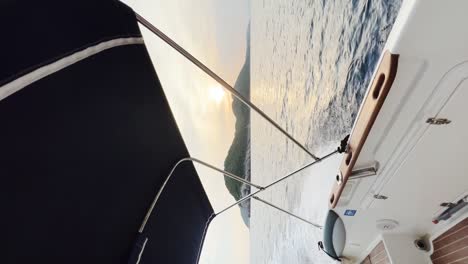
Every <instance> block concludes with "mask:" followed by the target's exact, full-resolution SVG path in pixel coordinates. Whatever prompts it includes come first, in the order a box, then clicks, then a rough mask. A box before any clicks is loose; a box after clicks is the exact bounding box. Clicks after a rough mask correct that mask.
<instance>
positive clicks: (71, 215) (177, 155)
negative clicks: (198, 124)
mask: <svg viewBox="0 0 468 264" xmlns="http://www.w3.org/2000/svg"><path fill="white" fill-rule="evenodd" d="M0 10H1V11H0V12H1V15H0V28H1V34H2V36H3V37H2V42H1V44H0V45H1V49H0V61H1V63H0V99H1V98H3V97H5V96H6V93H5V91H6V90H7V89H10V88H11V87H12V85H13V84H15V82H16V84H15V85H16V86H18V82H19V83H20V85H19V87H21V83H27V81H28V80H29V82H30V84H27V85H25V86H24V87H22V88H21V89H18V90H17V91H15V92H14V93H13V94H12V95H10V96H8V97H6V98H3V99H2V100H0V139H1V144H0V177H1V183H0V205H1V206H0V210H1V217H0V224H1V225H0V228H1V234H2V237H1V240H2V244H3V245H2V246H1V247H0V263H80V264H81V263H112V264H115V263H127V261H128V259H129V256H130V253H131V251H132V247H133V243H134V242H135V240H136V238H137V235H138V229H139V227H140V224H141V223H142V220H143V218H144V216H145V214H146V211H147V210H148V208H149V206H150V204H151V202H152V200H153V198H154V196H155V194H156V193H157V191H158V190H159V188H160V187H161V184H162V182H163V181H164V180H165V179H166V177H167V175H168V173H169V172H170V170H171V168H172V166H174V165H175V163H176V162H177V161H178V160H179V159H181V158H184V157H187V156H189V153H188V151H187V149H186V147H185V144H184V142H183V140H182V137H181V135H180V133H179V131H178V128H177V126H176V123H175V120H174V118H173V116H172V113H171V111H170V109H169V105H168V102H167V100H166V98H165V96H164V93H163V90H162V88H161V84H160V83H159V80H158V77H157V75H156V73H155V71H154V69H153V65H152V63H151V60H150V58H149V56H148V52H147V50H146V48H145V46H144V45H143V44H142V43H138V41H136V42H134V43H133V44H126V45H123V44H122V45H120V46H115V47H111V48H108V49H105V50H102V51H99V52H97V53H96V54H93V55H89V54H88V57H85V58H82V59H81V60H77V61H75V62H72V63H71V64H70V65H68V66H66V67H63V69H59V70H57V71H55V72H53V70H52V71H50V68H47V66H48V65H49V66H50V65H51V63H58V65H61V62H63V61H67V60H71V61H73V59H74V58H75V57H74V56H73V55H74V54H81V55H82V54H83V52H84V54H86V52H87V51H88V50H93V49H94V50H96V47H101V46H102V45H101V46H99V44H102V43H104V42H106V43H114V42H113V40H118V41H120V40H122V39H124V40H125V41H127V40H131V39H133V40H135V38H136V39H138V38H140V37H141V33H140V31H139V29H138V26H137V22H136V19H135V15H134V13H133V11H132V10H130V9H129V8H128V7H126V6H125V5H123V4H121V3H119V2H117V1H111V0H100V1H90V0H86V1H84V0H80V1H50V0H47V1H3V2H2V3H1V4H0ZM119 39H120V40H119ZM109 41H110V42H109ZM106 45H107V44H106ZM90 48H91V49H90ZM80 52H81V53H80ZM63 59H65V60H63ZM155 63H158V62H157V61H156V62H155ZM62 64H63V63H62ZM44 69H49V73H48V74H46V75H45V76H42V77H40V78H38V79H37V80H35V79H34V78H35V77H34V76H36V77H37V74H38V73H39V72H40V71H41V70H44ZM31 80H33V81H31ZM13 86H14V85H13ZM167 88H169V89H170V87H167ZM13 90H14V89H13ZM2 93H3V96H2ZM212 214H213V209H212V207H211V205H210V203H209V201H208V199H207V196H206V194H205V192H204V190H203V187H202V185H201V183H200V180H199V178H198V175H197V173H196V171H195V169H194V167H193V165H192V164H191V163H185V164H184V165H182V166H181V167H180V168H179V169H177V170H176V172H175V174H174V176H173V178H172V179H171V181H170V182H169V184H168V186H167V188H166V189H165V191H164V193H163V195H162V196H161V199H160V200H159V201H158V203H157V204H156V207H155V210H154V211H153V214H152V216H151V218H150V220H149V222H148V225H147V226H146V228H145V234H144V235H145V236H147V237H148V238H149V240H148V242H147V244H146V249H145V251H144V252H143V254H142V256H141V261H140V263H195V262H196V261H197V255H198V251H199V247H200V245H201V243H202V240H203V235H204V234H203V232H204V229H205V225H206V224H207V222H208V221H209V218H210V216H211V215H212Z"/></svg>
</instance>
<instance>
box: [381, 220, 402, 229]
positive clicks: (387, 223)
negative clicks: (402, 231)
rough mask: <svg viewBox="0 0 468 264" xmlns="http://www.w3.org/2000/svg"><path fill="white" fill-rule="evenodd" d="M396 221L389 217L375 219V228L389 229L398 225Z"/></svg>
mask: <svg viewBox="0 0 468 264" xmlns="http://www.w3.org/2000/svg"><path fill="white" fill-rule="evenodd" d="M398 225H399V224H398V222H397V221H395V220H391V219H381V220H377V229H379V230H382V231H390V230H393V229H395V228H396V227H398Z"/></svg>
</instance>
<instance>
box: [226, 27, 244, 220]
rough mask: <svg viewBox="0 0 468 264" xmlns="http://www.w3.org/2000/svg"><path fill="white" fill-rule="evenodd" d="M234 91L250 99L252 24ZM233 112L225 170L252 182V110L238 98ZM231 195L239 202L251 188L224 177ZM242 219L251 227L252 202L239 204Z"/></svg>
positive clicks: (233, 105) (233, 103)
mask: <svg viewBox="0 0 468 264" xmlns="http://www.w3.org/2000/svg"><path fill="white" fill-rule="evenodd" d="M234 89H236V90H237V91H238V92H239V93H241V94H242V96H244V97H245V98H248V99H250V24H249V26H248V28H247V51H246V55H245V63H244V65H243V66H242V69H241V71H240V73H239V76H238V77H237V80H236V83H235V84H234ZM232 111H233V113H234V116H235V117H236V127H235V135H234V140H233V141H232V144H231V147H230V148H229V152H228V154H227V157H226V159H225V160H224V170H226V171H228V172H231V173H234V174H236V175H238V176H245V179H246V180H249V181H250V109H249V108H248V107H247V106H246V105H245V104H244V103H242V102H241V101H239V100H238V99H237V98H234V99H233V101H232ZM224 181H225V185H226V187H227V189H228V190H229V193H231V195H232V196H233V197H234V198H235V199H236V200H239V199H240V198H242V197H243V196H245V195H248V194H249V193H250V186H248V185H245V184H243V183H241V182H239V181H236V180H233V179H231V178H229V177H227V176H224ZM239 207H240V210H241V215H242V219H243V220H244V223H245V225H246V226H247V227H249V226H250V200H247V201H245V202H243V203H241V204H239Z"/></svg>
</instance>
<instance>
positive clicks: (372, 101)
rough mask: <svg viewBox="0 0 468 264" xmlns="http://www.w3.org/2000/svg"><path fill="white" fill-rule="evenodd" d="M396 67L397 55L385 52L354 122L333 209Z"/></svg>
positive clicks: (384, 96)
mask: <svg viewBox="0 0 468 264" xmlns="http://www.w3.org/2000/svg"><path fill="white" fill-rule="evenodd" d="M397 66H398V55H396V54H391V53H390V52H388V51H386V52H385V54H384V56H383V58H382V61H381V62H380V65H379V68H378V70H377V73H376V74H375V76H374V80H373V81H372V86H371V90H370V91H369V93H368V94H367V97H366V99H365V101H364V103H363V106H362V110H361V112H360V113H359V116H358V118H357V121H356V126H355V127H354V130H353V133H352V135H351V137H350V140H349V145H348V150H349V151H348V153H346V154H345V157H344V159H343V161H342V163H341V166H340V172H341V175H342V176H343V179H342V182H341V184H339V183H338V182H335V184H334V186H333V190H332V194H331V195H330V199H329V206H330V207H331V208H335V207H336V205H337V203H338V201H339V199H340V196H341V193H342V192H343V189H344V187H345V185H346V183H347V182H348V178H349V176H350V174H351V172H352V171H353V168H354V165H355V164H356V161H357V159H358V157H359V154H360V152H361V149H362V147H363V146H364V143H365V142H366V139H367V136H368V135H369V133H370V131H371V129H372V126H373V125H374V122H375V120H376V119H377V115H378V114H379V111H380V109H381V108H382V105H383V104H384V101H385V99H386V98H387V95H388V92H389V91H390V88H391V87H392V84H393V81H394V80H395V77H396V73H397Z"/></svg>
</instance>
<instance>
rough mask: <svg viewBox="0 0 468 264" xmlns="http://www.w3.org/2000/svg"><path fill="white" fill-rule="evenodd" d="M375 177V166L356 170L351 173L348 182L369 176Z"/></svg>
mask: <svg viewBox="0 0 468 264" xmlns="http://www.w3.org/2000/svg"><path fill="white" fill-rule="evenodd" d="M375 175H377V169H376V167H375V166H371V167H367V168H361V169H356V170H353V171H352V172H351V174H350V175H349V178H348V179H349V180H356V179H361V178H367V177H371V176H375Z"/></svg>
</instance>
